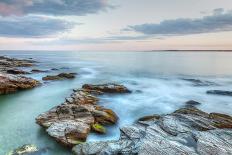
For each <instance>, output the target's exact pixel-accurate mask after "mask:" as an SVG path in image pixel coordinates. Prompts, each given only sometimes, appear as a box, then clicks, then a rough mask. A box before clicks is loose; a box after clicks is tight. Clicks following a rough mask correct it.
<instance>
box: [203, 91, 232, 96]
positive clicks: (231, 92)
mask: <svg viewBox="0 0 232 155" xmlns="http://www.w3.org/2000/svg"><path fill="white" fill-rule="evenodd" d="M206 93H207V94H213V95H224V96H232V91H225V90H209V91H207V92H206Z"/></svg>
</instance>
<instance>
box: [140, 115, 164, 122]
mask: <svg viewBox="0 0 232 155" xmlns="http://www.w3.org/2000/svg"><path fill="white" fill-rule="evenodd" d="M159 118H160V115H150V116H144V117H141V118H139V119H138V121H154V120H158V119H159Z"/></svg>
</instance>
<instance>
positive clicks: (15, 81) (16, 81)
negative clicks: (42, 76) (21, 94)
mask: <svg viewBox="0 0 232 155" xmlns="http://www.w3.org/2000/svg"><path fill="white" fill-rule="evenodd" d="M38 85H40V82H39V81H37V80H34V79H32V78H28V77H24V76H16V75H11V74H2V73H0V94H8V93H13V92H16V91H18V90H23V89H30V88H34V87H36V86H38Z"/></svg>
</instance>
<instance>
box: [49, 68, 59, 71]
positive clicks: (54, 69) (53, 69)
mask: <svg viewBox="0 0 232 155" xmlns="http://www.w3.org/2000/svg"><path fill="white" fill-rule="evenodd" d="M51 70H52V71H57V70H59V69H58V68H52V69H51Z"/></svg>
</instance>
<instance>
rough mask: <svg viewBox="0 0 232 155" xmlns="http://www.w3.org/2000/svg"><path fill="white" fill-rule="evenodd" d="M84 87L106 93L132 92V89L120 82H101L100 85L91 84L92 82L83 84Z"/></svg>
mask: <svg viewBox="0 0 232 155" xmlns="http://www.w3.org/2000/svg"><path fill="white" fill-rule="evenodd" d="M82 88H83V89H87V90H96V91H99V92H104V93H130V92H131V91H130V90H129V89H127V88H126V87H125V86H123V85H118V84H112V83H109V84H99V85H91V84H85V85H83V86H82Z"/></svg>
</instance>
